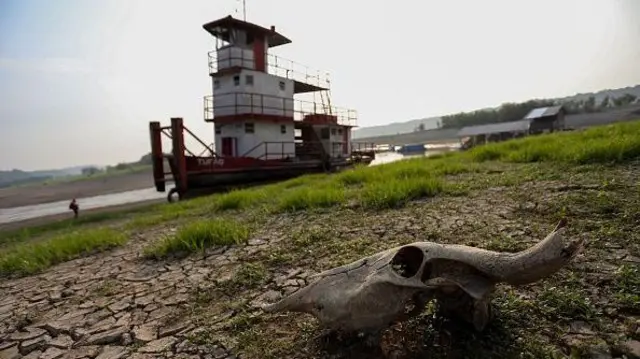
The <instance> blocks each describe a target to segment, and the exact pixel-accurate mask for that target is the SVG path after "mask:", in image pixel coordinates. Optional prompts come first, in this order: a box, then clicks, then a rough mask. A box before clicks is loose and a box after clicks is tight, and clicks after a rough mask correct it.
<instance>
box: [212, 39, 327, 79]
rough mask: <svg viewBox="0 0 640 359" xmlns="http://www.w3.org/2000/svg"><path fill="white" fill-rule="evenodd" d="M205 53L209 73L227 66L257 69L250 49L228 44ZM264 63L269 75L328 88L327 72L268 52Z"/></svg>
mask: <svg viewBox="0 0 640 359" xmlns="http://www.w3.org/2000/svg"><path fill="white" fill-rule="evenodd" d="M207 55H208V58H209V61H208V62H209V74H215V73H217V72H218V71H221V70H224V69H229V68H243V69H248V70H259V69H257V68H256V65H255V58H254V53H253V50H251V49H242V48H239V47H233V46H230V47H225V48H221V49H218V50H214V51H210V52H209V53H208V54H207ZM265 63H266V64H265V70H266V71H267V73H269V74H271V75H275V76H280V77H284V78H286V79H290V80H293V81H297V82H301V83H305V84H309V85H313V86H317V87H321V88H324V89H329V88H330V83H331V82H330V77H329V73H328V72H322V71H320V70H316V69H312V68H310V67H308V66H306V65H302V64H300V63H298V62H295V61H292V60H289V59H286V58H284V57H281V56H277V55H273V54H269V53H265Z"/></svg>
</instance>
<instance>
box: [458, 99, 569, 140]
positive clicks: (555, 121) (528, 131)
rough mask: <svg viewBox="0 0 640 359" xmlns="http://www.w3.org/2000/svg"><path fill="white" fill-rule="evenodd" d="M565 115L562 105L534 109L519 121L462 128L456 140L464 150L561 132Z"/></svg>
mask: <svg viewBox="0 0 640 359" xmlns="http://www.w3.org/2000/svg"><path fill="white" fill-rule="evenodd" d="M565 115H566V111H565V109H564V107H562V105H558V106H551V107H540V108H535V109H533V110H531V111H529V113H528V114H527V115H526V116H525V117H524V118H523V119H522V120H519V121H512V122H499V123H489V124H484V125H475V126H467V127H463V128H462V129H460V131H458V138H460V139H462V141H463V142H464V144H463V147H462V148H463V149H464V148H470V147H473V146H476V145H479V144H483V143H487V142H499V141H505V140H509V139H512V138H518V137H524V136H527V135H533V134H540V133H545V132H554V131H561V130H563V129H564V128H565V121H564V120H565ZM465 139H466V140H465Z"/></svg>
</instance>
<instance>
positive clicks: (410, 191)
mask: <svg viewBox="0 0 640 359" xmlns="http://www.w3.org/2000/svg"><path fill="white" fill-rule="evenodd" d="M444 187H445V186H444V182H443V181H442V180H440V179H438V178H434V177H430V176H429V177H410V178H407V179H402V178H397V179H393V178H389V179H388V180H387V181H385V182H375V183H371V184H368V185H366V186H365V187H364V189H363V190H362V193H361V194H360V202H361V203H362V206H363V207H364V208H369V209H386V208H397V207H401V206H403V205H405V204H406V203H407V202H409V201H411V200H414V199H418V198H422V197H432V196H435V195H436V194H438V193H440V192H442V190H443V188H444Z"/></svg>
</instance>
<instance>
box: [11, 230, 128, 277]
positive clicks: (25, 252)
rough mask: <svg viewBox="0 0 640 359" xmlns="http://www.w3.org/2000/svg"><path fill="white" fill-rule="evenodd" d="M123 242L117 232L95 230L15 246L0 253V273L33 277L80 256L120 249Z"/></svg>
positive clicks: (122, 238) (123, 237) (123, 236)
mask: <svg viewBox="0 0 640 359" xmlns="http://www.w3.org/2000/svg"><path fill="white" fill-rule="evenodd" d="M126 241H127V237H126V236H125V235H124V234H123V233H121V232H117V231H114V230H112V229H108V228H98V229H87V230H80V231H75V232H71V233H68V234H64V235H59V236H56V237H52V238H50V239H47V240H44V241H40V242H34V243H24V244H20V245H16V246H14V247H10V248H7V249H5V250H4V251H1V252H0V273H2V274H5V275H6V274H30V273H34V272H37V271H39V270H42V269H44V268H47V267H50V266H52V265H54V264H57V263H60V262H64V261H68V260H70V259H73V258H76V257H79V256H81V255H85V254H88V253H91V252H95V251H103V250H106V249H109V248H112V247H115V246H119V245H122V244H124V243H125V242H126Z"/></svg>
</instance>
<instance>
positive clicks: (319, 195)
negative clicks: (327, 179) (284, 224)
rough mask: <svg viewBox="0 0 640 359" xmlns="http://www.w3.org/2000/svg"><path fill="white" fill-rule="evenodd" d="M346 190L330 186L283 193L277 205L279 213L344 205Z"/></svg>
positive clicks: (302, 188)
mask: <svg viewBox="0 0 640 359" xmlns="http://www.w3.org/2000/svg"><path fill="white" fill-rule="evenodd" d="M345 200H346V196H345V189H344V188H341V187H337V186H336V187H330V186H326V185H325V186H309V187H298V188H295V189H291V190H289V191H287V192H285V193H283V194H282V195H281V196H280V198H279V200H278V201H277V203H276V205H275V210H276V211H277V212H291V211H299V210H304V209H312V208H323V207H332V206H335V205H337V204H341V203H344V202H345Z"/></svg>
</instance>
